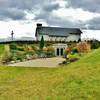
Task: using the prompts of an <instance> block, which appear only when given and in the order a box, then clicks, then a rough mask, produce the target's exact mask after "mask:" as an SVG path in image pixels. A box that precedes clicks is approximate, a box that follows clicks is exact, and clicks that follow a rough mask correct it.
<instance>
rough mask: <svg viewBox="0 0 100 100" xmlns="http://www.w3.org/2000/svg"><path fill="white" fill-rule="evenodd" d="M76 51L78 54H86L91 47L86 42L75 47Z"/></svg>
mask: <svg viewBox="0 0 100 100" xmlns="http://www.w3.org/2000/svg"><path fill="white" fill-rule="evenodd" d="M77 49H78V51H79V52H80V53H87V52H89V51H90V50H91V46H90V44H88V43H87V42H80V43H79V44H78V45H77Z"/></svg>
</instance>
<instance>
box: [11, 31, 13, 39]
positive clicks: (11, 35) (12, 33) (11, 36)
mask: <svg viewBox="0 0 100 100" xmlns="http://www.w3.org/2000/svg"><path fill="white" fill-rule="evenodd" d="M13 39H14V32H13V31H11V40H12V41H13Z"/></svg>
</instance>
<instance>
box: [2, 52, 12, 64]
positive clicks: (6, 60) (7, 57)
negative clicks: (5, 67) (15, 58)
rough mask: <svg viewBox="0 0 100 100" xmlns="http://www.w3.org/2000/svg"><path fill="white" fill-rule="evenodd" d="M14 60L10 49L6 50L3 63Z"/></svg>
mask: <svg viewBox="0 0 100 100" xmlns="http://www.w3.org/2000/svg"><path fill="white" fill-rule="evenodd" d="M11 60H12V54H11V53H10V52H9V51H4V53H3V55H2V58H1V62H2V63H7V62H9V61H11Z"/></svg>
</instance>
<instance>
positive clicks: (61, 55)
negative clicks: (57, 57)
mask: <svg viewBox="0 0 100 100" xmlns="http://www.w3.org/2000/svg"><path fill="white" fill-rule="evenodd" d="M63 52H64V51H63V48H61V56H63Z"/></svg>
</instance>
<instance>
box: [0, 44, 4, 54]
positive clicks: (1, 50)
mask: <svg viewBox="0 0 100 100" xmlns="http://www.w3.org/2000/svg"><path fill="white" fill-rule="evenodd" d="M3 51H4V44H0V55H1V54H2V53H3Z"/></svg>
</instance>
